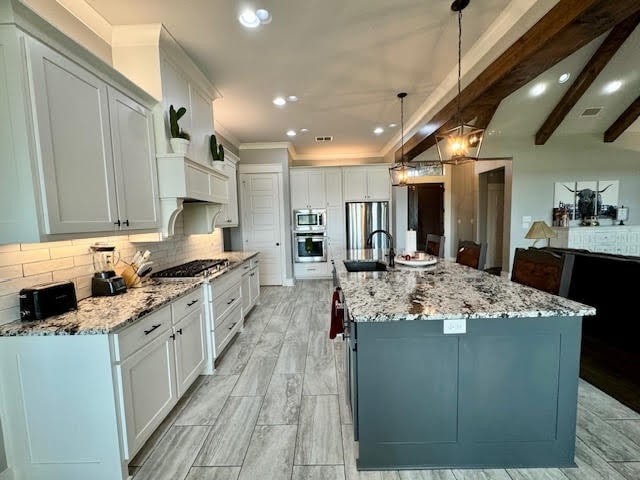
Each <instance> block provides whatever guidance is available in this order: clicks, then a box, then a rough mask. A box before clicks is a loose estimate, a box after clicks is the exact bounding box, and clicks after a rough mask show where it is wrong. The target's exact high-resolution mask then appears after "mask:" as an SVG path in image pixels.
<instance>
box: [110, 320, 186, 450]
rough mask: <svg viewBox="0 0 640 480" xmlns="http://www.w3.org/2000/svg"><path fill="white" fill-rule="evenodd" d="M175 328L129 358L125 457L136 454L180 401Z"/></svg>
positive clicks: (123, 373)
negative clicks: (174, 338)
mask: <svg viewBox="0 0 640 480" xmlns="http://www.w3.org/2000/svg"><path fill="white" fill-rule="evenodd" d="M174 343H175V342H174V340H173V334H172V332H171V330H166V331H165V332H164V333H163V334H162V335H161V336H160V337H158V338H156V339H155V340H154V341H152V342H151V343H150V344H148V345H146V346H145V347H143V348H142V349H140V350H138V351H137V352H136V353H134V354H133V355H131V356H130V357H128V358H127V359H125V360H124V361H123V362H122V363H121V364H120V365H119V366H118V367H117V371H118V372H119V377H120V379H121V382H122V400H123V405H124V423H125V432H126V446H125V458H129V459H131V458H133V456H134V455H135V454H136V452H138V450H140V448H141V447H142V445H144V442H146V441H147V439H148V438H149V437H150V436H151V434H152V433H153V431H154V430H155V429H156V428H157V427H158V425H160V423H161V422H162V420H164V418H165V417H166V415H167V414H168V413H169V412H170V411H171V409H172V408H173V406H174V405H175V404H176V402H177V401H178V392H177V387H176V375H175V345H174Z"/></svg>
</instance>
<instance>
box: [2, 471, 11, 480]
mask: <svg viewBox="0 0 640 480" xmlns="http://www.w3.org/2000/svg"><path fill="white" fill-rule="evenodd" d="M0 480H13V471H12V470H11V469H10V468H7V469H6V470H5V471H4V472H0Z"/></svg>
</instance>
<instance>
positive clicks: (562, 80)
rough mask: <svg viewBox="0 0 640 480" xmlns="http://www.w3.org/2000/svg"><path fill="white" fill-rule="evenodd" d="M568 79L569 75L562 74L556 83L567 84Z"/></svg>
mask: <svg viewBox="0 0 640 480" xmlns="http://www.w3.org/2000/svg"><path fill="white" fill-rule="evenodd" d="M570 78H571V74H570V73H563V74H562V75H560V78H558V83H567V80H569V79H570Z"/></svg>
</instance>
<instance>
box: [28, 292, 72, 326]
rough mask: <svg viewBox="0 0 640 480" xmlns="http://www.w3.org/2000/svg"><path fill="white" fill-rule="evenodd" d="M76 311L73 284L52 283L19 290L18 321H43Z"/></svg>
mask: <svg viewBox="0 0 640 480" xmlns="http://www.w3.org/2000/svg"><path fill="white" fill-rule="evenodd" d="M77 309H78V302H77V300H76V289H75V286H74V285H73V282H54V283H43V284H41V285H34V286H33V287H29V288H23V289H22V290H20V319H21V320H23V321H32V320H44V319H45V318H48V317H52V316H53V315H59V314H61V313H65V312H69V311H71V310H77Z"/></svg>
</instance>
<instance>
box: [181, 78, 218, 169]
mask: <svg viewBox="0 0 640 480" xmlns="http://www.w3.org/2000/svg"><path fill="white" fill-rule="evenodd" d="M189 93H190V97H191V113H190V115H191V131H190V132H189V134H190V135H191V145H189V157H190V158H191V159H192V160H195V161H196V162H200V163H202V164H204V165H211V161H212V158H211V152H210V149H209V138H210V137H211V135H213V102H212V100H211V99H210V98H208V97H207V96H206V95H205V94H204V93H202V92H201V91H200V90H198V89H197V88H195V87H194V86H193V85H189ZM187 108H189V107H187Z"/></svg>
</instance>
